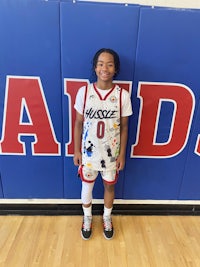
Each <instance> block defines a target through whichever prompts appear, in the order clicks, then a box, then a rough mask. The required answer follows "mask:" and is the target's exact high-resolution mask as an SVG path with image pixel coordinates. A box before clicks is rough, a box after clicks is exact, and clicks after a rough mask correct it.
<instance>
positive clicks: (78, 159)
mask: <svg viewBox="0 0 200 267" xmlns="http://www.w3.org/2000/svg"><path fill="white" fill-rule="evenodd" d="M74 165H76V166H80V165H82V155H81V152H78V153H75V154H74Z"/></svg>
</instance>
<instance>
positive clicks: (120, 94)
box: [119, 88, 123, 119]
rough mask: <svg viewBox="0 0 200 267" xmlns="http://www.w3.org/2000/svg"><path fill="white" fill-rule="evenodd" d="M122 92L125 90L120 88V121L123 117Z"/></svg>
mask: <svg viewBox="0 0 200 267" xmlns="http://www.w3.org/2000/svg"><path fill="white" fill-rule="evenodd" d="M122 91H123V88H120V99H119V104H120V111H119V115H120V119H121V117H122Z"/></svg>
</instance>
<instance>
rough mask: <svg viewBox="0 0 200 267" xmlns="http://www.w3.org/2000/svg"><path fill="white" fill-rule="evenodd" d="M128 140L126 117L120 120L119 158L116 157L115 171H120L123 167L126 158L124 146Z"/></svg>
mask: <svg viewBox="0 0 200 267" xmlns="http://www.w3.org/2000/svg"><path fill="white" fill-rule="evenodd" d="M127 138H128V117H121V120H120V151H119V156H118V157H117V161H116V164H117V170H118V171H121V170H123V168H124V165H125V157H126V145H127Z"/></svg>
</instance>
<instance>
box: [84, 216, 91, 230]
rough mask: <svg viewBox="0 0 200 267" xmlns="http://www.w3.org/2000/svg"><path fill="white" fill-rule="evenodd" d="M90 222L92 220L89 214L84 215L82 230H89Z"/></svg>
mask: <svg viewBox="0 0 200 267" xmlns="http://www.w3.org/2000/svg"><path fill="white" fill-rule="evenodd" d="M91 222H92V218H91V217H90V216H85V217H84V220H83V229H84V231H90V230H91Z"/></svg>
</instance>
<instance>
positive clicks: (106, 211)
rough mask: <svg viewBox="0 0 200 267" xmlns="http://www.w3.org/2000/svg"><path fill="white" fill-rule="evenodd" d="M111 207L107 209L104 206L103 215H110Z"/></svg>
mask: <svg viewBox="0 0 200 267" xmlns="http://www.w3.org/2000/svg"><path fill="white" fill-rule="evenodd" d="M112 209H113V208H110V209H108V208H106V207H105V206H104V213H103V217H105V216H110V215H111V212H112Z"/></svg>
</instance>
